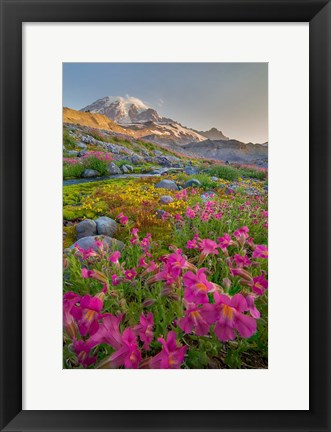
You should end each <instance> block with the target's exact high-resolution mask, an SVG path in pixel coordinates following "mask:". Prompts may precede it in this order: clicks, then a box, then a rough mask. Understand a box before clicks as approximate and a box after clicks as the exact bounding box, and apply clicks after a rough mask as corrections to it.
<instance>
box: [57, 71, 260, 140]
mask: <svg viewBox="0 0 331 432" xmlns="http://www.w3.org/2000/svg"><path fill="white" fill-rule="evenodd" d="M126 95H129V96H134V97H137V98H139V99H141V100H142V101H143V102H145V103H146V104H147V105H149V106H150V107H152V108H154V109H156V111H157V112H158V113H159V114H160V115H162V116H166V117H170V118H172V119H173V120H176V121H178V122H180V123H181V124H183V125H184V126H188V127H191V128H193V129H197V130H208V129H210V128H211V127H216V128H217V129H219V130H221V131H222V132H223V133H224V134H225V135H227V136H229V137H230V138H235V139H238V140H240V141H243V142H249V141H251V142H259V143H262V142H265V141H268V64H267V63H64V65H63V106H66V107H69V108H74V109H81V108H83V107H85V106H86V105H89V104H90V103H92V102H94V101H95V100H97V99H100V98H102V97H104V96H126Z"/></svg>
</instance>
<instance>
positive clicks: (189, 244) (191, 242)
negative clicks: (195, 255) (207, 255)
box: [186, 239, 198, 249]
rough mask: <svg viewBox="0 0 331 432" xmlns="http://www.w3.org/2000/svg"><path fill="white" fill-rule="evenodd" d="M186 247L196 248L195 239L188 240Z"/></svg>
mask: <svg viewBox="0 0 331 432" xmlns="http://www.w3.org/2000/svg"><path fill="white" fill-rule="evenodd" d="M186 247H187V249H197V248H198V244H197V241H196V240H195V239H193V240H188V242H187V244H186Z"/></svg>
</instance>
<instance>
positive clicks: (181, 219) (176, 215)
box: [175, 213, 183, 222]
mask: <svg viewBox="0 0 331 432" xmlns="http://www.w3.org/2000/svg"><path fill="white" fill-rule="evenodd" d="M175 220H176V221H178V222H182V221H183V218H182V216H181V215H180V214H179V213H177V214H175Z"/></svg>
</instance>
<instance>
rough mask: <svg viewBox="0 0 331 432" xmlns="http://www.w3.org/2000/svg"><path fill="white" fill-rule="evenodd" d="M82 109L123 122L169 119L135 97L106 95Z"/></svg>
mask: <svg viewBox="0 0 331 432" xmlns="http://www.w3.org/2000/svg"><path fill="white" fill-rule="evenodd" d="M81 111H85V112H86V111H89V112H93V113H99V114H104V115H105V116H107V117H109V118H110V119H111V120H114V121H116V122H117V123H121V124H131V123H144V122H148V121H154V122H159V121H162V120H163V121H167V120H169V119H163V118H162V117H160V116H159V114H158V113H157V111H155V109H153V108H150V107H148V106H147V105H146V104H145V103H144V102H142V101H141V100H140V99H137V98H135V97H130V96H127V97H122V96H106V97H104V98H102V99H98V100H96V101H95V102H93V103H91V104H90V105H87V106H86V107H85V108H82V109H81Z"/></svg>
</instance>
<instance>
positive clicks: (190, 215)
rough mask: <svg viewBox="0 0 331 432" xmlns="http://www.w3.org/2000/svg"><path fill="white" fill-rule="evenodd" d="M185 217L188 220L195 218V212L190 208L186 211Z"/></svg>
mask: <svg viewBox="0 0 331 432" xmlns="http://www.w3.org/2000/svg"><path fill="white" fill-rule="evenodd" d="M186 216H187V217H188V218H189V219H193V218H195V212H194V210H192V209H191V208H190V207H188V208H187V210H186Z"/></svg>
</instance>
